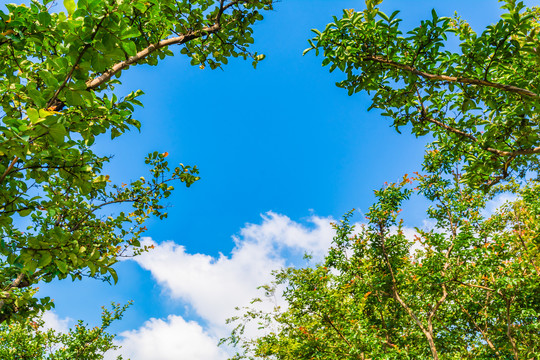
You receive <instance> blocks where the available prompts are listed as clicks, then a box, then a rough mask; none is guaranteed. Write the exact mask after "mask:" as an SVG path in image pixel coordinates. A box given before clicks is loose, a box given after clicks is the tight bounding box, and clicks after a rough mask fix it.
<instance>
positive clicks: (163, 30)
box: [0, 0, 273, 322]
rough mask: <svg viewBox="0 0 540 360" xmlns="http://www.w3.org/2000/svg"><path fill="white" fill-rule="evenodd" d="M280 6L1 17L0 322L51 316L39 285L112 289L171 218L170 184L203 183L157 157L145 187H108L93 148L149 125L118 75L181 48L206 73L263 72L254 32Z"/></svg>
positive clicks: (200, 4)
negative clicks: (249, 67) (244, 67)
mask: <svg viewBox="0 0 540 360" xmlns="http://www.w3.org/2000/svg"><path fill="white" fill-rule="evenodd" d="M272 3H273V1H272V0H246V1H239V0H229V1H225V0H220V1H219V0H165V1H161V0H160V1H157V0H144V1H143V0H134V1H122V0H79V1H78V2H76V3H75V1H74V0H65V1H64V6H65V8H66V10H67V12H53V11H52V10H51V9H53V8H54V7H53V5H54V4H53V3H51V1H49V0H45V1H43V2H39V1H32V2H31V4H30V5H28V6H26V5H15V4H9V5H6V6H7V10H8V11H7V12H2V11H0V18H1V19H2V21H0V290H1V292H0V322H3V321H4V320H11V319H14V318H17V317H22V318H25V317H27V316H29V314H31V313H35V312H36V311H39V310H44V309H48V308H49V307H50V306H51V305H52V304H51V302H50V300H49V299H41V300H38V298H36V297H35V296H34V291H33V290H31V289H30V287H31V286H32V285H33V284H36V283H37V282H39V281H46V282H48V281H52V280H54V279H64V278H66V277H70V278H72V279H81V278H82V277H83V276H90V277H95V278H100V279H103V280H109V279H111V278H112V280H114V281H115V282H116V280H117V279H116V272H115V271H114V269H113V267H112V266H113V265H114V263H115V262H116V261H117V258H118V257H119V256H122V255H125V254H128V253H129V254H131V255H132V254H137V253H139V252H140V251H144V250H145V249H144V248H141V245H140V242H139V237H140V234H141V233H142V232H143V231H144V230H145V229H146V228H145V227H144V225H143V224H144V221H145V220H146V219H147V218H148V217H149V216H152V215H153V216H157V217H160V218H162V217H165V216H166V213H165V212H164V205H163V201H162V199H163V198H166V197H168V196H169V194H170V193H171V191H172V190H173V186H172V185H171V182H172V181H175V180H180V181H181V182H184V183H185V184H186V185H187V186H190V185H191V184H193V183H194V182H195V181H196V180H198V179H199V178H198V176H197V173H198V170H197V168H196V167H191V166H184V165H180V166H179V167H177V168H175V169H170V168H169V166H168V163H167V162H166V160H165V157H166V156H167V153H164V154H158V153H152V154H150V155H149V156H148V158H147V159H146V163H147V164H148V165H149V166H151V168H152V170H151V176H150V178H149V180H147V179H145V178H144V177H141V178H140V179H139V180H136V181H133V182H132V183H131V184H119V185H115V184H111V181H110V179H109V177H108V176H107V175H106V174H105V173H104V172H103V171H104V170H103V169H104V166H105V164H106V163H107V162H108V161H109V158H108V157H103V156H99V155H98V154H96V153H94V151H93V150H92V144H93V143H94V141H95V138H96V137H97V136H99V135H102V134H106V135H109V136H110V137H111V138H112V139H114V138H115V137H117V136H120V135H121V134H123V133H124V132H126V131H128V130H130V129H133V128H135V129H139V128H140V126H141V124H140V123H139V121H137V120H136V119H134V118H133V112H134V108H135V106H137V105H142V103H141V102H140V100H139V98H140V96H141V95H142V92H141V91H133V92H130V93H128V94H127V95H125V96H121V95H120V94H119V91H118V89H115V87H116V86H117V85H118V84H120V81H119V78H120V76H121V73H122V71H126V70H128V69H129V67H131V66H134V65H137V64H148V65H157V63H158V61H159V60H161V59H163V58H164V57H166V56H170V55H173V46H174V45H177V46H178V50H179V52H180V53H182V54H185V55H187V56H188V57H189V58H190V59H191V63H192V64H193V65H199V66H200V67H201V68H204V67H205V66H206V65H208V66H209V67H211V68H216V67H219V66H221V65H222V64H226V63H227V59H228V58H229V57H231V56H232V57H243V58H248V57H249V58H251V59H253V64H254V65H256V64H257V62H258V61H260V60H262V58H263V56H262V55H258V54H257V53H250V52H249V51H248V47H249V45H250V44H252V43H253V37H252V33H253V29H252V26H253V24H254V23H255V22H256V21H258V20H261V19H262V15H261V11H264V10H270V9H271V8H272ZM112 204H131V205H132V209H131V210H129V208H127V207H125V206H121V207H120V208H119V207H118V206H116V207H114V209H116V210H117V211H115V212H113V211H111V210H108V209H110V206H109V205H112ZM118 209H124V210H125V209H128V210H126V211H125V212H124V211H119V210H118Z"/></svg>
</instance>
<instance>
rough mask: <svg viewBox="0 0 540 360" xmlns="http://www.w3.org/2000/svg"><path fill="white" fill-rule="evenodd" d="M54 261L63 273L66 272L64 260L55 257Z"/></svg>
mask: <svg viewBox="0 0 540 360" xmlns="http://www.w3.org/2000/svg"><path fill="white" fill-rule="evenodd" d="M54 263H55V264H56V266H58V270H60V271H61V272H62V273H63V274H65V273H67V272H68V266H67V264H66V263H65V262H63V261H62V260H60V259H55V260H54Z"/></svg>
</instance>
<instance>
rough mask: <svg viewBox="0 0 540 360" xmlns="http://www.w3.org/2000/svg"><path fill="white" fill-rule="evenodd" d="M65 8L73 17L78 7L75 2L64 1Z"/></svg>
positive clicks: (71, 0)
mask: <svg viewBox="0 0 540 360" xmlns="http://www.w3.org/2000/svg"><path fill="white" fill-rule="evenodd" d="M64 7H65V8H66V10H67V12H68V15H69V16H70V17H71V15H73V13H74V12H75V10H76V9H77V5H76V4H75V0H64Z"/></svg>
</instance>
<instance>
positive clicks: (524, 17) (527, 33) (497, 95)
mask: <svg viewBox="0 0 540 360" xmlns="http://www.w3.org/2000/svg"><path fill="white" fill-rule="evenodd" d="M379 3H381V0H367V1H366V4H367V8H366V10H364V11H359V12H355V11H352V10H344V12H343V17H342V18H341V19H338V18H336V17H334V22H333V23H331V24H328V25H327V26H326V28H325V29H324V31H322V32H321V31H319V30H313V31H314V32H315V33H316V34H317V36H316V37H314V38H313V39H311V40H310V44H311V47H310V48H309V49H307V50H306V52H307V51H310V50H313V49H315V51H316V53H317V54H319V52H321V51H322V53H323V55H324V60H323V65H325V66H326V65H330V71H334V70H335V69H339V70H340V71H342V72H343V73H344V74H345V75H346V79H345V80H343V81H341V82H339V83H338V84H337V85H338V86H339V87H342V88H345V89H347V90H348V92H349V95H352V94H354V93H357V92H359V91H367V92H368V93H369V94H372V105H371V107H370V108H376V109H381V110H382V113H383V115H385V116H388V117H390V118H391V119H392V120H393V125H394V126H395V128H396V129H397V130H398V131H399V129H400V128H403V127H405V128H407V129H411V132H412V133H413V134H415V135H416V136H423V135H426V134H429V135H431V136H432V137H433V138H434V141H433V143H432V144H431V151H430V152H428V154H427V155H426V158H425V163H424V165H425V167H426V169H427V170H428V171H429V170H433V169H438V168H441V167H442V168H445V169H447V170H448V171H450V170H451V169H452V168H453V164H456V163H458V162H460V161H465V164H466V173H465V178H464V181H467V182H469V183H470V184H472V185H475V186H481V185H484V186H485V185H487V186H489V185H492V184H494V183H496V182H499V181H501V180H503V179H508V178H513V177H524V176H526V175H527V173H528V172H531V171H533V172H537V171H538V166H539V163H538V156H537V154H539V153H540V136H539V133H540V131H539V130H540V129H539V117H538V109H539V106H540V95H539V94H538V89H539V88H540V46H539V43H540V24H539V21H540V8H538V7H535V8H532V9H528V8H525V6H524V5H523V3H522V2H516V1H515V0H507V1H505V4H504V6H503V9H505V10H506V13H504V14H503V15H502V16H501V19H500V20H499V21H498V22H497V23H496V24H493V25H490V26H488V27H487V28H486V29H485V30H484V31H483V32H482V33H481V34H477V33H476V32H475V31H474V30H473V29H472V28H471V26H470V25H469V24H468V23H467V22H466V21H464V20H463V19H461V18H460V17H459V16H457V15H456V16H455V17H454V18H448V17H439V16H438V15H437V13H436V12H435V10H432V18H431V19H429V20H425V21H422V22H421V24H420V25H419V26H417V27H415V28H414V29H412V30H410V31H407V32H406V33H405V34H404V31H405V30H403V29H402V27H401V26H400V22H401V19H399V18H398V14H399V11H395V12H393V13H392V14H391V15H387V14H385V13H383V12H382V11H381V10H380V9H379V8H377V5H378V4H379ZM455 42H458V43H459V47H458V46H455V45H453V44H455ZM406 125H408V126H406Z"/></svg>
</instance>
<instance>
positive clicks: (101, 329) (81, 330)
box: [0, 303, 130, 360]
mask: <svg viewBox="0 0 540 360" xmlns="http://www.w3.org/2000/svg"><path fill="white" fill-rule="evenodd" d="M129 305H130V304H127V305H124V306H120V304H114V303H113V304H112V311H110V310H107V309H105V307H103V312H102V314H101V325H100V326H96V327H94V328H88V325H85V324H84V323H83V322H82V321H81V320H79V322H78V324H77V325H75V328H72V329H70V330H69V332H68V333H61V332H58V331H56V330H53V329H46V328H44V325H46V324H44V322H43V319H42V317H41V316H38V317H36V318H32V319H24V320H22V321H21V322H16V323H13V324H9V325H8V324H6V323H4V324H2V325H0V357H1V358H2V359H5V360H70V359H80V360H101V359H103V358H104V354H105V353H106V352H107V351H109V350H115V349H117V348H118V346H116V345H114V344H113V342H112V341H113V339H114V337H115V336H114V335H111V334H109V333H107V332H106V330H107V328H108V327H109V326H110V325H111V323H112V322H113V321H116V320H119V319H121V318H122V315H123V313H124V311H125V310H126V309H127V307H128V306H129ZM121 359H122V357H121V356H119V357H118V358H117V360H121Z"/></svg>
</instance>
